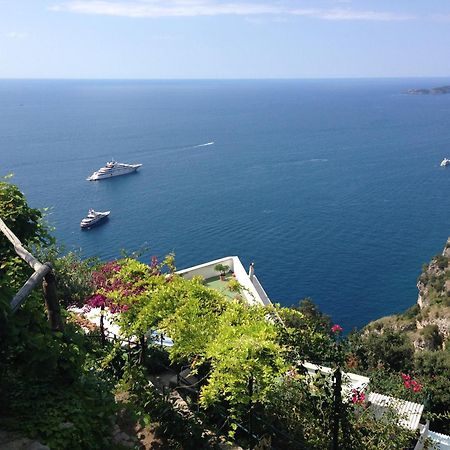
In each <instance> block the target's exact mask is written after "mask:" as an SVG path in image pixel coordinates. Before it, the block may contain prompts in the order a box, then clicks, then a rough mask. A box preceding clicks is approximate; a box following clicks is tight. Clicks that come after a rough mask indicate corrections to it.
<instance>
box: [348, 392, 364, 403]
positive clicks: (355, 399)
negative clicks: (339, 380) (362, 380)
mask: <svg viewBox="0 0 450 450" xmlns="http://www.w3.org/2000/svg"><path fill="white" fill-rule="evenodd" d="M351 400H352V403H353V404H354V405H361V404H363V403H364V402H365V401H366V394H364V392H363V391H359V390H358V389H352V397H351Z"/></svg>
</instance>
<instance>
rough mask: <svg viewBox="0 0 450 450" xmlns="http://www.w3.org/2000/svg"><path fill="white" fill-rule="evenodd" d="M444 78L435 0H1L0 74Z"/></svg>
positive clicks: (449, 55)
mask: <svg viewBox="0 0 450 450" xmlns="http://www.w3.org/2000/svg"><path fill="white" fill-rule="evenodd" d="M404 76H410V77H422V76H450V1H445V0H389V1H388V0H373V1H371V0H353V1H352V0H279V1H266V0H0V78H328V77H404Z"/></svg>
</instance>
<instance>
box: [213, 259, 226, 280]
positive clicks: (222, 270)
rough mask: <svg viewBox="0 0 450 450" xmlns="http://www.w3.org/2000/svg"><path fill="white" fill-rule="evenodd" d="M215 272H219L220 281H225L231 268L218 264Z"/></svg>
mask: <svg viewBox="0 0 450 450" xmlns="http://www.w3.org/2000/svg"><path fill="white" fill-rule="evenodd" d="M214 270H215V271H216V272H219V274H220V279H221V280H222V281H223V280H224V279H225V275H226V273H227V272H228V271H229V270H230V266H227V265H226V264H220V263H219V264H216V265H215V266H214Z"/></svg>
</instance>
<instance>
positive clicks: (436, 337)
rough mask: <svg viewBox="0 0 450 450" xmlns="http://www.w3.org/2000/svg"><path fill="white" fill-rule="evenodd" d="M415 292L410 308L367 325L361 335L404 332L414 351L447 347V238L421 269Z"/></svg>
mask: <svg viewBox="0 0 450 450" xmlns="http://www.w3.org/2000/svg"><path fill="white" fill-rule="evenodd" d="M417 288H418V290H419V293H418V298H417V303H416V304H415V305H414V306H412V307H411V308H409V309H408V310H407V311H405V312H404V313H402V314H396V315H392V316H387V317H383V318H381V319H378V320H375V321H374V322H371V323H369V324H368V325H367V326H366V327H365V329H364V331H365V333H371V332H376V333H382V332H383V331H385V330H392V331H400V332H404V333H406V334H407V335H408V336H409V338H410V339H411V342H412V343H413V345H414V348H415V349H416V350H440V349H445V347H446V345H447V346H448V345H450V238H449V239H448V240H447V243H446V245H445V247H444V250H443V252H442V255H437V256H435V257H434V258H433V259H432V260H431V262H430V263H429V264H425V265H424V267H423V271H422V274H421V275H420V277H419V279H418V282H417Z"/></svg>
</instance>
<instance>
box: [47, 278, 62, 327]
mask: <svg viewBox="0 0 450 450" xmlns="http://www.w3.org/2000/svg"><path fill="white" fill-rule="evenodd" d="M42 289H43V290H44V298H45V306H46V307H47V315H48V320H49V322H50V327H51V329H52V331H63V329H64V326H63V321H62V318H61V308H60V307H59V302H58V297H57V295H56V281H55V275H54V273H53V271H50V272H48V273H47V274H46V275H45V277H44V280H43V281H42Z"/></svg>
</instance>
